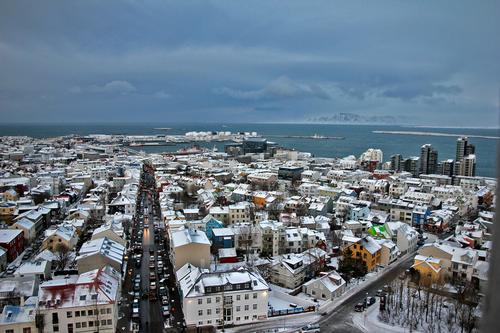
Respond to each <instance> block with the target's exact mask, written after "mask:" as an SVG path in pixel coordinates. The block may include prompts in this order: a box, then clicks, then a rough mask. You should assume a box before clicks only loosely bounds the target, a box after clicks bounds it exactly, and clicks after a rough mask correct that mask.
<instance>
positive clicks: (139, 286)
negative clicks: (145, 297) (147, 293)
mask: <svg viewBox="0 0 500 333" xmlns="http://www.w3.org/2000/svg"><path fill="white" fill-rule="evenodd" d="M134 291H141V284H140V283H139V282H136V283H134Z"/></svg>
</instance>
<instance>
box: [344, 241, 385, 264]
mask: <svg viewBox="0 0 500 333" xmlns="http://www.w3.org/2000/svg"><path fill="white" fill-rule="evenodd" d="M381 248H382V247H381V246H380V245H379V244H378V243H377V242H376V241H375V240H374V239H373V238H372V237H370V236H365V237H363V238H360V239H359V240H357V241H356V242H355V243H353V244H351V245H349V246H348V247H347V248H346V249H345V250H344V252H345V251H347V249H350V250H351V252H352V256H353V258H357V259H361V260H362V261H363V263H364V264H365V265H366V269H367V270H368V271H372V270H373V269H374V268H375V267H376V266H377V264H379V263H380V256H381V251H380V250H381Z"/></svg>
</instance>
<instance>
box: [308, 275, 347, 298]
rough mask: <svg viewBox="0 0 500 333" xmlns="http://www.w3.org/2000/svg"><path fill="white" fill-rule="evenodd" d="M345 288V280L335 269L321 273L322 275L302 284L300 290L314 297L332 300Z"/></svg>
mask: <svg viewBox="0 0 500 333" xmlns="http://www.w3.org/2000/svg"><path fill="white" fill-rule="evenodd" d="M345 288H346V282H345V281H344V279H343V278H342V277H341V276H340V274H339V273H337V272H336V271H331V272H329V273H322V276H321V277H319V278H317V279H313V280H310V281H308V282H306V283H305V284H304V285H302V291H303V292H304V293H305V294H307V295H309V296H311V297H314V298H317V299H322V300H333V299H334V298H335V297H339V296H341V295H342V294H343V293H344V291H345Z"/></svg>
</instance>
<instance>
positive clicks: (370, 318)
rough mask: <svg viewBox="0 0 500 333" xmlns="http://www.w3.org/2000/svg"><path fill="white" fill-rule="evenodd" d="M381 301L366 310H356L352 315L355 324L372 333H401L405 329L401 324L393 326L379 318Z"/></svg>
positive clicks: (416, 332)
mask: <svg viewBox="0 0 500 333" xmlns="http://www.w3.org/2000/svg"><path fill="white" fill-rule="evenodd" d="M378 313H379V301H378V300H377V302H376V303H375V304H373V305H371V306H370V307H368V309H367V310H366V311H365V312H356V313H355V314H354V315H353V316H352V321H353V323H354V325H356V326H357V327H358V328H360V329H361V330H363V331H365V332H370V333H372V332H373V333H401V332H403V331H404V330H405V329H404V328H403V327H399V326H392V325H389V324H386V323H383V322H381V321H380V320H379V319H378ZM412 332H415V333H419V332H421V331H416V330H413V331H412Z"/></svg>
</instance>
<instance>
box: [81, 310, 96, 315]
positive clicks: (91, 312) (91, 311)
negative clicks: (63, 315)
mask: <svg viewBox="0 0 500 333" xmlns="http://www.w3.org/2000/svg"><path fill="white" fill-rule="evenodd" d="M88 313H89V316H92V315H93V314H94V311H93V310H89V311H88ZM82 316H83V314H82Z"/></svg>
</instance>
